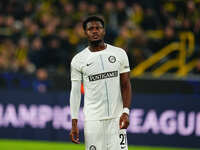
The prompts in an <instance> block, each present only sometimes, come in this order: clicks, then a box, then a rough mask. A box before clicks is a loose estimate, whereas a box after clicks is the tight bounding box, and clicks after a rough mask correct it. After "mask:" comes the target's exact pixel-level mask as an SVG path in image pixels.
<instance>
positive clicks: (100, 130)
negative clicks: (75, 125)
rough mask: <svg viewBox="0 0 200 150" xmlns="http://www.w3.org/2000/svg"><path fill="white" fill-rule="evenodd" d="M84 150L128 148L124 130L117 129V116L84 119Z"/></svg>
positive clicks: (121, 149)
mask: <svg viewBox="0 0 200 150" xmlns="http://www.w3.org/2000/svg"><path fill="white" fill-rule="evenodd" d="M84 136H85V146H86V150H128V144H127V135H126V130H125V129H122V130H120V129H119V118H115V119H108V120H98V121H85V125H84Z"/></svg>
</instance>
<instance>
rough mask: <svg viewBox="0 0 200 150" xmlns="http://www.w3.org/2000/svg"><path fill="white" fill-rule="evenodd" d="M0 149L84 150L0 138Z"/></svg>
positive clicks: (135, 149)
mask: <svg viewBox="0 0 200 150" xmlns="http://www.w3.org/2000/svg"><path fill="white" fill-rule="evenodd" d="M0 150H85V149H84V145H83V144H80V145H76V144H72V143H61V142H42V141H22V140H1V139H0ZM129 150H197V149H188V148H187V149H184V148H162V147H143V146H129Z"/></svg>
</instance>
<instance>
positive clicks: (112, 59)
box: [108, 56, 116, 63]
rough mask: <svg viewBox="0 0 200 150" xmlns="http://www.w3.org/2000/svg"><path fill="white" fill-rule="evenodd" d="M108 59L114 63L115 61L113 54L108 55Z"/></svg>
mask: <svg viewBox="0 0 200 150" xmlns="http://www.w3.org/2000/svg"><path fill="white" fill-rule="evenodd" d="M108 60H109V62H110V63H115V62H116V58H115V56H110V57H108Z"/></svg>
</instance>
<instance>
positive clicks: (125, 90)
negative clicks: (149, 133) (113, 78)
mask: <svg viewBox="0 0 200 150" xmlns="http://www.w3.org/2000/svg"><path fill="white" fill-rule="evenodd" d="M120 84H121V93H122V100H123V107H124V108H130V105H131V83H130V77H129V72H126V73H122V74H120ZM119 124H120V129H127V128H128V125H129V115H128V114H127V113H123V114H122V115H121V117H120V122H119Z"/></svg>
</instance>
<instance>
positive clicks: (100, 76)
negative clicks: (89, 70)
mask: <svg viewBox="0 0 200 150" xmlns="http://www.w3.org/2000/svg"><path fill="white" fill-rule="evenodd" d="M117 76H118V71H111V72H104V73H100V74H95V75H91V76H88V78H89V81H97V80H101V79H106V78H113V77H117Z"/></svg>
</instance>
